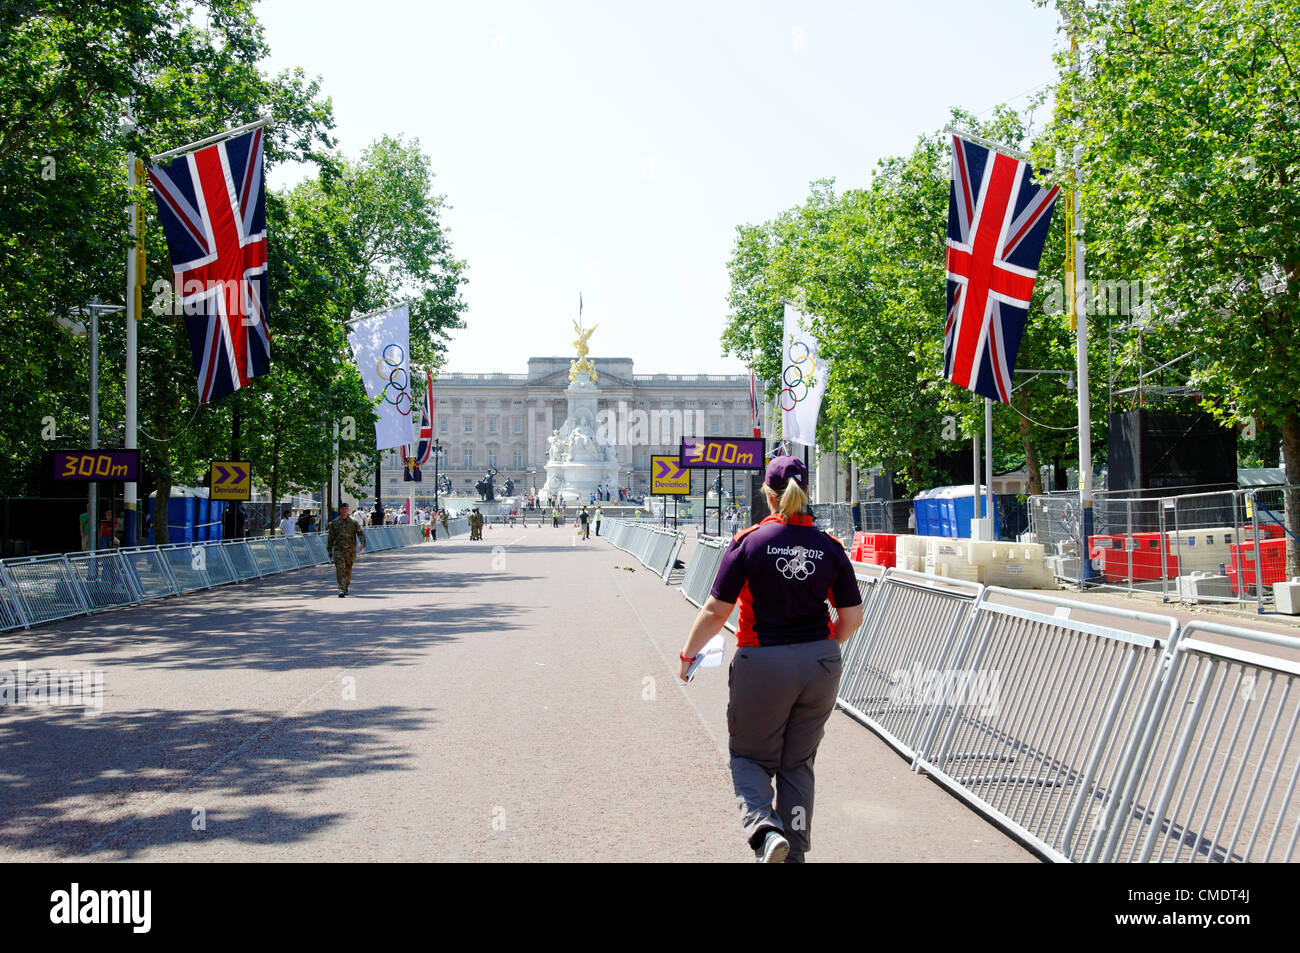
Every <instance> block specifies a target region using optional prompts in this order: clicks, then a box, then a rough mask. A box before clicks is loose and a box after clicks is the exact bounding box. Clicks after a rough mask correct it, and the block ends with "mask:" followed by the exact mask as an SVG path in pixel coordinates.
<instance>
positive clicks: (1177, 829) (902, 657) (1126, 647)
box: [681, 507, 1300, 863]
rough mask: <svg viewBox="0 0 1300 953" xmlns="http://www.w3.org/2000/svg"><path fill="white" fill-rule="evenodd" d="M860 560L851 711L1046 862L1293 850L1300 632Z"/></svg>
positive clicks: (705, 558)
mask: <svg viewBox="0 0 1300 953" xmlns="http://www.w3.org/2000/svg"><path fill="white" fill-rule="evenodd" d="M1161 508H1163V507H1161ZM1156 520H1157V522H1158V520H1159V517H1158V516H1157V517H1156ZM725 543H726V541H725V540H722V539H716V538H713V537H707V536H705V537H700V539H699V540H698V541H697V544H696V548H695V551H694V554H693V555H692V557H691V559H690V562H689V563H688V565H687V567H686V575H685V578H684V579H683V581H682V587H681V588H682V592H683V594H684V595H685V596H686V598H687V599H688V600H689V601H690V602H692V603H693V604H695V605H702V604H703V602H704V600H705V599H706V598H707V597H708V593H709V589H710V588H711V587H712V584H713V580H714V577H715V576H716V574H717V571H718V566H719V564H720V563H721V561H722V553H723V550H724V548H725ZM855 568H856V571H857V574H858V587H859V590H860V591H861V592H862V594H863V603H864V611H863V620H862V624H861V626H860V627H859V628H858V630H857V632H856V633H855V635H854V637H853V638H852V639H851V640H850V641H849V642H848V643H847V645H845V647H844V664H843V669H842V671H843V675H842V676H841V680H840V689H839V698H838V703H839V706H840V707H841V708H842V709H844V710H845V711H846V712H847V713H849V714H850V715H851V716H852V717H853V718H855V719H856V720H858V721H860V722H862V723H863V724H865V725H866V726H867V727H869V728H870V729H871V730H873V731H874V732H876V733H877V734H878V735H880V737H881V738H882V739H883V740H885V741H886V742H887V743H889V744H890V745H891V746H893V747H894V748H895V749H896V750H898V751H899V752H900V753H901V754H902V755H903V756H904V757H906V758H907V759H908V760H909V761H910V762H911V764H912V768H913V770H915V771H925V772H926V773H928V774H930V775H931V776H932V777H934V778H935V779H936V780H938V781H939V782H940V783H942V784H943V785H945V786H946V787H947V788H948V789H949V790H950V791H952V792H953V794H954V795H955V796H957V797H960V798H962V799H963V800H965V801H966V802H967V803H969V804H970V805H971V806H972V807H974V808H975V809H976V810H978V811H980V812H981V813H982V814H984V815H985V816H987V817H989V818H990V819H992V820H994V821H996V822H997V823H999V824H1001V825H1003V826H1004V827H1005V828H1006V829H1007V830H1008V831H1010V832H1012V833H1013V834H1014V835H1015V836H1017V837H1018V838H1020V839H1021V840H1022V841H1023V842H1024V843H1026V844H1028V845H1030V846H1031V847H1033V848H1034V849H1035V850H1037V851H1038V852H1039V853H1040V854H1042V855H1043V856H1044V857H1047V858H1049V859H1051V860H1055V861H1061V862H1111V861H1120V862H1133V861H1137V862H1145V861H1209V862H1239V861H1272V862H1286V863H1289V862H1292V861H1294V860H1295V853H1296V843H1297V837H1298V836H1300V834H1298V832H1300V797H1297V782H1298V781H1300V737H1297V734H1298V733H1297V727H1298V726H1300V639H1297V638H1293V637H1290V636H1284V635H1273V634H1270V633H1264V632H1258V631H1253V630H1248V629H1240V628H1233V627H1229V626H1222V625H1217V624H1214V623H1208V622H1199V621H1194V622H1190V623H1188V624H1187V625H1186V626H1184V627H1182V628H1181V629H1180V626H1179V623H1178V621H1177V620H1176V619H1175V618H1173V617H1172V616H1165V615H1159V614H1153V613H1148V612H1140V611H1134V610H1130V609H1121V608H1113V607H1108V606H1102V605H1096V604H1090V603H1082V602H1077V601H1072V600H1069V599H1061V598H1057V597H1054V596H1049V595H1046V594H1041V593H1034V592H1027V591H1025V590H1019V589H1017V590H1012V589H1001V588H997V587H985V586H982V585H980V584H978V583H972V582H965V581H961V580H956V579H944V578H942V577H938V576H930V575H926V574H923V573H916V572H909V571H904V570H898V569H894V568H890V569H886V570H884V571H883V572H882V573H881V574H880V575H878V576H876V575H872V574H871V571H870V569H869V568H868V567H855ZM831 611H832V612H833V611H834V610H833V609H832V610H831ZM733 621H734V618H733ZM1269 653H1272V654H1269Z"/></svg>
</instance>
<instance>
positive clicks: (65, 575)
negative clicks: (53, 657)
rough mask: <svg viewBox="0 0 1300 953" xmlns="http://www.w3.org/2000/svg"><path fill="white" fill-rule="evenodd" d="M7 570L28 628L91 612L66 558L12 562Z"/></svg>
mask: <svg viewBox="0 0 1300 953" xmlns="http://www.w3.org/2000/svg"><path fill="white" fill-rule="evenodd" d="M4 567H5V573H6V575H7V576H8V580H9V588H10V591H11V592H13V593H15V594H16V595H17V597H18V601H19V602H20V604H21V605H22V615H23V618H24V619H25V620H26V621H27V624H28V625H35V624H36V623H38V622H51V621H53V620H55V619H67V618H69V617H71V616H74V615H86V614H87V613H89V612H90V603H89V601H88V600H87V598H86V594H85V593H84V591H83V590H82V589H81V586H80V580H79V579H78V577H77V575H76V574H75V573H74V572H73V571H72V567H71V566H70V565H69V564H68V560H67V557H66V556H62V555H59V556H29V557H26V558H23V559H10V560H5V563H4Z"/></svg>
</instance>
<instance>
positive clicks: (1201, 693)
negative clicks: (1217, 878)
mask: <svg viewBox="0 0 1300 953" xmlns="http://www.w3.org/2000/svg"><path fill="white" fill-rule="evenodd" d="M1203 635H1215V636H1219V637H1227V638H1229V639H1233V640H1240V641H1241V642H1242V643H1244V646H1245V647H1243V648H1238V647H1235V646H1228V645H1221V644H1217V643H1212V642H1207V641H1205V640H1204V639H1202V638H1200V636H1203ZM1267 647H1272V648H1281V649H1284V650H1286V651H1287V652H1288V653H1289V654H1290V655H1291V657H1290V658H1279V657H1277V656H1269V655H1263V654H1260V652H1259V651H1252V650H1258V649H1262V648H1267ZM1298 659H1300V639H1297V638H1293V637H1290V636H1284V635H1273V634H1271V633H1265V632H1257V631H1252V630H1249V629H1241V628H1236V627H1232V626H1226V625H1218V624H1216V623H1212V622H1201V621H1198V620H1193V621H1191V622H1189V623H1187V624H1186V625H1185V626H1184V627H1183V630H1182V632H1181V633H1180V634H1179V638H1178V641H1177V643H1176V644H1175V645H1174V647H1173V651H1172V660H1171V664H1170V666H1169V670H1168V674H1167V676H1166V678H1165V680H1164V683H1163V684H1162V685H1161V687H1160V691H1159V692H1157V693H1155V703H1154V707H1155V708H1156V711H1154V712H1153V717H1152V718H1151V720H1150V722H1149V723H1148V727H1147V731H1146V732H1144V733H1143V735H1142V736H1141V740H1140V744H1139V746H1138V747H1139V751H1138V754H1139V757H1140V760H1139V761H1138V763H1137V764H1135V765H1134V769H1133V774H1132V777H1131V778H1130V780H1129V783H1128V784H1127V785H1125V787H1124V788H1123V790H1122V791H1121V792H1120V795H1121V796H1119V797H1117V798H1116V799H1115V800H1114V802H1113V803H1111V804H1109V805H1107V813H1106V817H1105V822H1106V827H1107V835H1106V837H1105V839H1104V841H1103V842H1102V843H1101V844H1100V845H1099V847H1098V849H1097V850H1096V856H1095V857H1092V858H1089V859H1097V860H1107V861H1141V862H1146V861H1155V862H1165V863H1169V862H1173V863H1177V862H1180V861H1181V862H1195V861H1205V862H1241V861H1257V862H1263V863H1269V862H1280V863H1291V862H1293V861H1294V860H1295V849H1296V838H1297V834H1298V833H1300V818H1298V817H1297V815H1298V814H1300V804H1297V792H1296V777H1297V774H1298V773H1300V757H1297V747H1300V739H1298V738H1297V737H1296V734H1297V732H1296V727H1297V722H1298V721H1300V661H1297V660H1298Z"/></svg>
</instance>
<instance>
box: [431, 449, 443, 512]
mask: <svg viewBox="0 0 1300 953" xmlns="http://www.w3.org/2000/svg"><path fill="white" fill-rule="evenodd" d="M432 453H433V512H434V513H437V512H438V509H439V507H438V462H439V461H438V458H439V457H440V456H441V455H442V441H441V440H434V441H433V447H432Z"/></svg>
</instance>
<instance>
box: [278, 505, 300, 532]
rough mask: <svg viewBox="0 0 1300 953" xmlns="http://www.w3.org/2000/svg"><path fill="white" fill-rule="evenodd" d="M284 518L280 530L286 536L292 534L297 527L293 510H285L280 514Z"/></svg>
mask: <svg viewBox="0 0 1300 953" xmlns="http://www.w3.org/2000/svg"><path fill="white" fill-rule="evenodd" d="M280 515H281V516H283V517H284V519H282V520H280V532H281V534H283V535H285V536H292V535H293V533H294V530H295V529H297V527H296V526H295V525H294V522H293V510H285V511H284V512H283V513H281V514H280Z"/></svg>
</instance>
